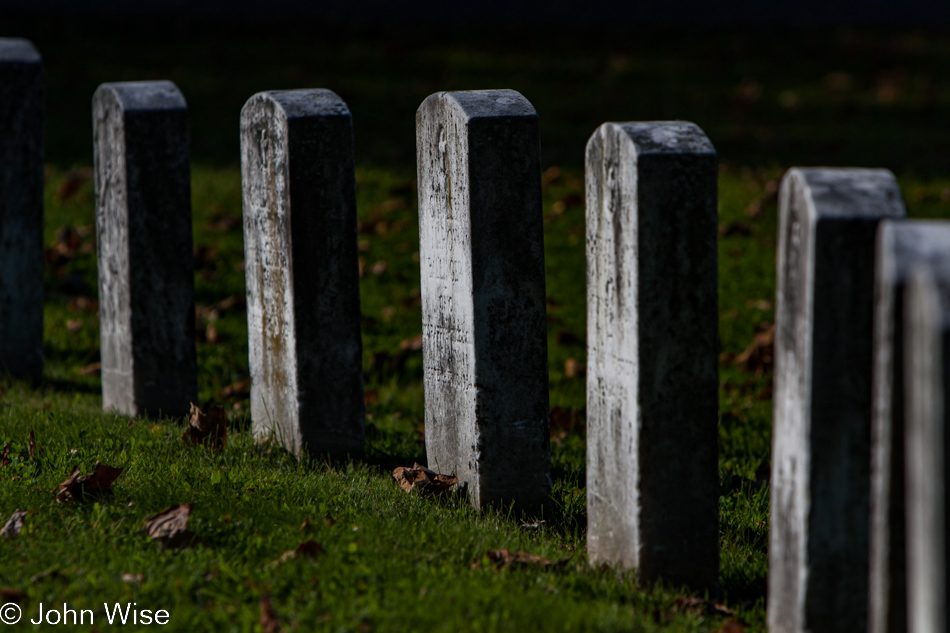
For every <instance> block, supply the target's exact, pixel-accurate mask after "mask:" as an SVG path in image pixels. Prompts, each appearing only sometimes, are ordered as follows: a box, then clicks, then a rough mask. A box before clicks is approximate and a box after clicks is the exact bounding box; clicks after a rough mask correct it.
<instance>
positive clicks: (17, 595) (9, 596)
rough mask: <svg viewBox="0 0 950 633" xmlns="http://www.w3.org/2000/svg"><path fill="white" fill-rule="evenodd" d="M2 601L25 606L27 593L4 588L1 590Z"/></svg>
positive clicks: (0, 598)
mask: <svg viewBox="0 0 950 633" xmlns="http://www.w3.org/2000/svg"><path fill="white" fill-rule="evenodd" d="M0 600H3V602H15V603H16V604H23V602H24V601H25V600H26V592H23V591H20V590H19V589H14V588H13V587H4V588H2V589H0Z"/></svg>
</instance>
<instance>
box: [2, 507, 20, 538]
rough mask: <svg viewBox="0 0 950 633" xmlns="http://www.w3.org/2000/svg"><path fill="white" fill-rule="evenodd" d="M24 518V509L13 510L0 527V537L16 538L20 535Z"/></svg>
mask: <svg viewBox="0 0 950 633" xmlns="http://www.w3.org/2000/svg"><path fill="white" fill-rule="evenodd" d="M25 518H26V511H25V510H20V509H17V510H14V511H13V516H11V517H10V519H9V520H8V521H7V522H6V524H4V526H3V529H0V538H16V537H18V536H20V530H22V529H23V519H25Z"/></svg>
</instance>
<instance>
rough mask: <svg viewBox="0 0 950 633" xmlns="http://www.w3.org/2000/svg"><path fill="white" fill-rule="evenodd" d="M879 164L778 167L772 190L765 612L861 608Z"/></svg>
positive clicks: (799, 625)
mask: <svg viewBox="0 0 950 633" xmlns="http://www.w3.org/2000/svg"><path fill="white" fill-rule="evenodd" d="M903 215H904V207H903V204H902V202H901V198H900V191H899V189H898V186H897V183H896V181H895V180H894V177H893V175H892V174H891V173H890V172H888V171H886V170H869V169H801V168H796V169H792V170H790V171H789V172H788V173H787V174H786V176H785V178H784V179H783V181H782V187H781V189H780V195H779V259H778V280H777V281H778V283H777V297H776V339H775V359H776V366H775V399H774V407H775V410H774V416H773V420H774V422H773V436H772V497H771V503H772V510H771V521H772V524H771V528H770V544H769V599H768V621H769V627H770V630H773V631H795V632H799V631H805V630H810V631H814V632H815V633H818V632H822V631H837V630H863V629H864V628H865V627H866V624H867V612H868V533H869V497H870V495H869V491H870V440H871V383H872V378H871V367H872V353H871V350H872V340H873V327H872V321H873V319H872V314H873V307H874V301H873V296H874V241H875V239H874V236H875V231H876V229H877V225H878V223H879V222H880V221H881V220H882V219H886V218H900V217H903Z"/></svg>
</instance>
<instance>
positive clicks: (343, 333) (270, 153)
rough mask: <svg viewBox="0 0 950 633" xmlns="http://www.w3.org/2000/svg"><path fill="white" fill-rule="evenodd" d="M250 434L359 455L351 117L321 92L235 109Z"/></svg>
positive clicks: (276, 95)
mask: <svg viewBox="0 0 950 633" xmlns="http://www.w3.org/2000/svg"><path fill="white" fill-rule="evenodd" d="M241 179H242V181H243V188H244V262H245V264H244V267H245V274H246V278H247V330H248V337H249V347H250V369H251V418H252V420H253V428H254V433H255V434H257V435H266V434H269V433H274V434H275V435H276V437H277V438H278V439H279V441H280V442H281V443H282V444H283V446H284V447H285V448H286V449H287V450H289V451H291V452H293V453H295V454H298V455H299V454H300V453H301V451H303V450H306V451H308V452H309V454H311V455H317V454H321V455H332V456H336V457H346V456H348V455H349V456H353V457H356V456H361V455H362V454H363V453H364V452H365V431H364V423H363V414H364V404H363V373H362V365H361V364H362V343H361V340H360V295H359V262H358V255H357V236H356V185H355V176H354V166H353V123H352V118H351V116H350V111H349V109H348V108H347V106H346V104H345V103H344V102H343V100H342V99H340V97H339V96H337V95H336V94H335V93H334V92H332V91H330V90H288V91H273V92H261V93H258V94H256V95H254V96H253V97H251V98H250V99H248V101H247V103H246V104H245V105H244V108H243V109H242V110H241Z"/></svg>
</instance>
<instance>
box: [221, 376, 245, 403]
mask: <svg viewBox="0 0 950 633" xmlns="http://www.w3.org/2000/svg"><path fill="white" fill-rule="evenodd" d="M250 395H251V379H250V378H247V379H245V380H239V381H237V382H232V383H231V384H230V385H228V386H227V387H225V388H224V389H222V390H221V391H219V392H218V400H230V399H231V398H234V399H236V400H243V399H244V398H247V397H248V396H250Z"/></svg>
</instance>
